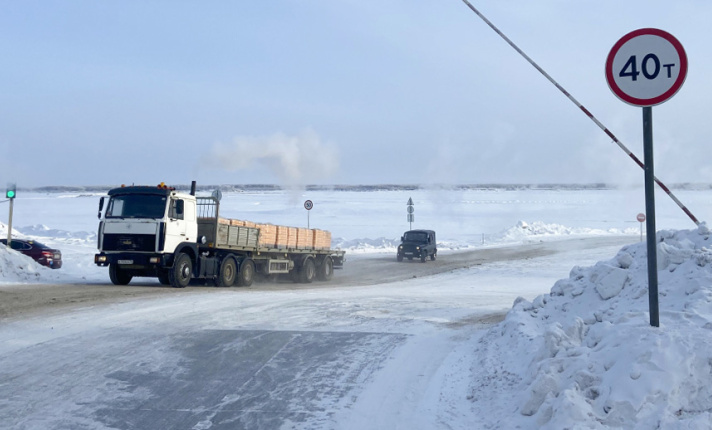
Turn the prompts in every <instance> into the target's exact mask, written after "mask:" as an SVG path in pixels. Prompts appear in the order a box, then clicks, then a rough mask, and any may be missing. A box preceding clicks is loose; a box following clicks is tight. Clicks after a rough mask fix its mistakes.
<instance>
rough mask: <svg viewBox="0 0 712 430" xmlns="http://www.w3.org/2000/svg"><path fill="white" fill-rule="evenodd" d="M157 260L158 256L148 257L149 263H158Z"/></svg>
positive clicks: (158, 259)
mask: <svg viewBox="0 0 712 430" xmlns="http://www.w3.org/2000/svg"><path fill="white" fill-rule="evenodd" d="M159 261H160V258H158V257H151V258H149V259H148V262H149V263H151V264H158V262H159Z"/></svg>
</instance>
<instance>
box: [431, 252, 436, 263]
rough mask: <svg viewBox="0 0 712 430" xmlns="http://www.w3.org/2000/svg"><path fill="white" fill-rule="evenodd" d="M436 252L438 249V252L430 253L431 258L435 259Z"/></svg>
mask: <svg viewBox="0 0 712 430" xmlns="http://www.w3.org/2000/svg"><path fill="white" fill-rule="evenodd" d="M436 253H437V251H436V252H433V253H432V254H430V260H432V261H435V254H436Z"/></svg>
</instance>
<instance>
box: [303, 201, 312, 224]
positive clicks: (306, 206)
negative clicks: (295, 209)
mask: <svg viewBox="0 0 712 430" xmlns="http://www.w3.org/2000/svg"><path fill="white" fill-rule="evenodd" d="M313 207H314V203H313V202H312V201H311V200H307V201H305V202H304V209H306V210H307V228H311V226H310V225H309V212H311V210H312V208H313Z"/></svg>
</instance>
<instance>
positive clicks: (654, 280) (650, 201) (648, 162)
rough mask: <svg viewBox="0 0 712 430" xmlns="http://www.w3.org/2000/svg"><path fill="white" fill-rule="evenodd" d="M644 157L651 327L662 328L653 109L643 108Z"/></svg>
mask: <svg viewBox="0 0 712 430" xmlns="http://www.w3.org/2000/svg"><path fill="white" fill-rule="evenodd" d="M643 155H644V159H645V216H646V218H645V222H646V224H645V225H646V232H645V233H646V235H647V238H646V240H647V246H648V303H649V307H650V325H651V326H653V327H660V314H659V308H658V255H657V237H656V234H655V180H654V177H655V175H654V172H653V108H652V107H650V106H646V107H644V108H643Z"/></svg>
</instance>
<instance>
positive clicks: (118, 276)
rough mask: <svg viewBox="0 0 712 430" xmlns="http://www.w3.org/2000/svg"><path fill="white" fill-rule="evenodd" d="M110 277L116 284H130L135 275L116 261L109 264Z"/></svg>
mask: <svg viewBox="0 0 712 430" xmlns="http://www.w3.org/2000/svg"><path fill="white" fill-rule="evenodd" d="M109 278H110V279H111V282H112V283H113V284H114V285H128V284H129V282H131V278H133V275H131V274H129V273H128V272H127V271H125V270H124V269H122V268H121V267H119V265H118V264H116V263H111V265H110V266H109Z"/></svg>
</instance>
